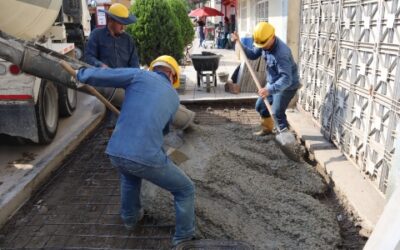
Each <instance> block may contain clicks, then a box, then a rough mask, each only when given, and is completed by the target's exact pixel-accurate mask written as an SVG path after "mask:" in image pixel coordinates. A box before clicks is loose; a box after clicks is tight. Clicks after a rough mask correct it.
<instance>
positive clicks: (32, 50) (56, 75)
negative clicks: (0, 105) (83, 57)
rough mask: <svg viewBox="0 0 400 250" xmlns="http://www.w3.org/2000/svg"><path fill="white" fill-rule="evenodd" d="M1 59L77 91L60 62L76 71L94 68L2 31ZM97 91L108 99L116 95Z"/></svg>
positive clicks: (76, 84)
mask: <svg viewBox="0 0 400 250" xmlns="http://www.w3.org/2000/svg"><path fill="white" fill-rule="evenodd" d="M0 58H3V59H4V60H7V61H9V62H11V63H14V64H16V65H18V66H19V67H20V68H21V70H22V71H23V72H25V73H28V74H31V75H34V76H36V77H40V78H43V79H46V80H49V81H52V82H54V83H57V84H61V85H63V86H66V87H68V88H72V89H77V88H78V83H77V82H76V80H75V79H74V78H73V77H71V76H70V75H69V74H68V73H67V72H66V71H65V70H64V69H63V68H62V67H61V65H60V64H59V61H60V60H64V61H66V62H68V63H69V64H70V65H71V66H72V67H73V68H74V69H79V68H81V67H93V66H91V65H89V64H87V63H84V62H81V61H79V60H76V59H74V58H71V57H68V56H66V55H63V54H60V53H57V52H55V51H53V50H51V49H48V48H45V47H43V46H40V45H38V44H34V43H31V42H26V41H22V40H19V39H17V38H14V37H12V36H10V35H8V34H6V33H4V32H1V31H0ZM78 90H79V89H78ZM97 90H98V91H99V92H100V93H101V94H102V95H103V96H104V97H106V98H107V99H111V98H112V96H113V94H114V88H97Z"/></svg>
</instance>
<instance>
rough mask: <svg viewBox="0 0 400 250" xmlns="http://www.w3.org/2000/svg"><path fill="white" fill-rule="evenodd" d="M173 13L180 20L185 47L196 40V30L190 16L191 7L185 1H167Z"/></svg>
mask: <svg viewBox="0 0 400 250" xmlns="http://www.w3.org/2000/svg"><path fill="white" fill-rule="evenodd" d="M167 1H168V3H169V6H170V7H171V10H172V12H173V13H175V15H176V17H177V18H178V25H179V29H180V34H181V35H182V39H183V45H184V46H187V45H188V44H190V43H191V42H192V41H193V39H194V29H193V24H192V21H191V20H190V18H189V16H188V11H189V6H188V3H187V1H185V0H167Z"/></svg>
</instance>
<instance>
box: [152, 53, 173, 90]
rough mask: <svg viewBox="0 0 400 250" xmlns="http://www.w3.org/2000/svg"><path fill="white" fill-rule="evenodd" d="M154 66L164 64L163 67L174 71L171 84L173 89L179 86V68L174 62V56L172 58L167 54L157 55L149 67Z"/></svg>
mask: <svg viewBox="0 0 400 250" xmlns="http://www.w3.org/2000/svg"><path fill="white" fill-rule="evenodd" d="M156 66H164V67H168V68H170V69H171V70H172V71H173V72H174V73H175V78H174V82H173V85H172V86H173V87H174V88H175V89H177V88H179V85H180V82H179V74H180V69H179V65H178V63H177V62H176V60H175V58H173V57H172V56H167V55H163V56H159V57H157V58H156V59H155V60H154V61H152V62H151V64H150V68H149V69H150V70H153V68H154V67H156Z"/></svg>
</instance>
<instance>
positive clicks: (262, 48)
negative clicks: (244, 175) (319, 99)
mask: <svg viewBox="0 0 400 250" xmlns="http://www.w3.org/2000/svg"><path fill="white" fill-rule="evenodd" d="M231 39H232V41H234V42H235V41H237V40H239V36H238V34H237V33H236V32H235V33H233V34H232V38H231ZM253 40H254V46H255V48H253V49H251V48H248V47H246V46H243V49H244V51H245V53H246V56H247V58H249V59H250V60H255V59H257V58H259V57H260V56H263V57H264V58H265V62H266V72H267V84H266V86H265V88H262V89H260V90H259V91H258V95H259V98H258V100H257V102H256V110H257V112H258V113H259V114H260V116H261V130H260V131H258V132H256V133H254V134H255V135H260V136H262V135H267V134H270V133H272V131H273V129H274V121H273V119H272V118H271V115H270V113H269V112H268V109H267V107H266V105H265V103H264V99H265V98H267V100H268V102H269V103H270V104H271V106H272V112H273V113H274V116H275V120H276V121H277V122H278V126H279V129H280V130H281V131H284V130H286V129H287V127H288V122H287V119H286V114H285V111H286V109H287V107H288V105H289V102H290V100H291V99H292V98H293V97H294V96H295V94H296V91H297V89H298V88H299V86H300V85H299V74H298V71H297V65H296V63H295V61H294V59H293V56H292V53H291V51H290V49H289V47H288V46H287V45H286V44H285V43H284V42H283V41H282V40H281V39H279V38H278V37H276V36H275V28H274V27H273V26H272V25H271V24H269V23H267V22H260V23H258V24H257V26H256V27H255V29H254V32H253Z"/></svg>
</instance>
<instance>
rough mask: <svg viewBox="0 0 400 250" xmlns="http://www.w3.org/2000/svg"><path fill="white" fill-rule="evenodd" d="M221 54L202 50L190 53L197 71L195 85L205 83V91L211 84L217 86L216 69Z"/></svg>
mask: <svg viewBox="0 0 400 250" xmlns="http://www.w3.org/2000/svg"><path fill="white" fill-rule="evenodd" d="M220 58H221V55H217V54H214V53H211V52H207V51H203V52H202V53H201V54H192V55H191V59H192V63H193V67H194V69H195V70H196V71H197V86H198V87H200V86H201V85H202V84H205V85H206V88H207V92H210V90H211V84H212V83H214V87H216V86H217V74H216V71H217V69H218V66H219V59H220Z"/></svg>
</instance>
